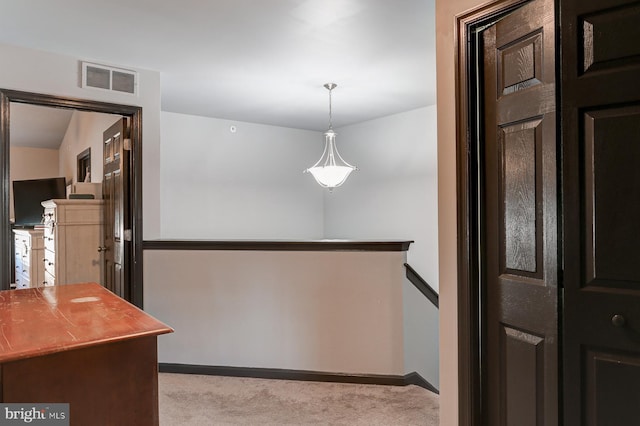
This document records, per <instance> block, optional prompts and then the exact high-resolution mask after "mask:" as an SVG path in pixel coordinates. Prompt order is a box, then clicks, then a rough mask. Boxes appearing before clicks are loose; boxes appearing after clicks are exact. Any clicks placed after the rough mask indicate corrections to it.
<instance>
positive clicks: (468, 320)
mask: <svg viewBox="0 0 640 426" xmlns="http://www.w3.org/2000/svg"><path fill="white" fill-rule="evenodd" d="M527 2H528V0H498V1H495V2H492V3H489V4H485V5H483V6H481V7H478V8H475V9H472V10H470V11H467V12H465V13H464V14H461V15H458V16H457V17H456V33H455V37H456V39H455V45H456V76H455V82H456V83H455V84H456V123H457V127H456V152H457V155H456V156H457V159H456V176H457V183H456V188H457V216H458V219H457V222H458V225H457V233H458V288H457V291H458V303H457V306H458V404H459V405H458V407H459V409H458V413H459V418H458V424H459V425H460V426H472V425H473V426H475V425H480V424H481V422H482V413H481V405H482V404H481V402H482V400H481V395H482V377H481V369H480V366H481V352H480V350H481V349H480V339H481V336H480V330H481V323H480V320H481V314H482V311H481V310H482V300H481V299H482V294H481V291H480V273H481V271H480V256H481V253H480V247H479V244H480V241H481V234H480V233H481V230H480V227H479V225H478V220H479V217H480V207H481V206H480V194H479V193H478V188H479V183H480V182H479V179H480V178H479V172H480V170H479V164H478V160H477V159H478V157H479V149H481V147H480V144H479V136H478V135H479V134H481V130H480V129H479V126H480V125H481V123H480V122H479V119H478V118H477V117H478V112H479V107H478V102H479V99H478V93H479V90H480V88H481V85H480V87H479V84H478V83H477V80H476V79H477V77H478V75H477V74H478V73H477V71H476V64H477V60H478V58H477V55H476V46H477V45H476V34H477V31H478V29H480V28H483V27H485V26H487V25H489V24H492V23H494V22H496V21H497V20H498V19H500V17H501V16H504V15H505V14H508V13H509V12H510V11H512V10H514V9H516V8H518V7H519V6H521V5H523V4H525V3H527Z"/></svg>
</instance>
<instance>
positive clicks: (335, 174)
mask: <svg viewBox="0 0 640 426" xmlns="http://www.w3.org/2000/svg"><path fill="white" fill-rule="evenodd" d="M324 87H325V88H326V89H327V90H329V130H327V131H326V132H325V134H324V152H323V153H322V157H320V159H319V160H318V162H317V163H316V164H314V165H313V166H311V167H309V168H308V169H306V170H305V173H307V172H309V173H311V174H312V175H313V177H314V178H315V180H316V182H318V183H319V184H320V186H322V187H324V188H329V191H331V190H332V189H333V188H336V187H338V186H340V185H342V184H343V183H344V182H345V181H346V180H347V178H348V177H349V175H350V174H351V172H352V171H354V170H358V168H357V167H355V166H352V165H351V164H349V163H347V162H346V161H344V160H343V159H342V157H341V156H340V154H339V153H338V149H337V148H336V132H334V131H333V123H332V121H331V120H332V115H331V113H332V111H331V91H332V90H333V89H335V88H336V84H335V83H327V84H325V85H324Z"/></svg>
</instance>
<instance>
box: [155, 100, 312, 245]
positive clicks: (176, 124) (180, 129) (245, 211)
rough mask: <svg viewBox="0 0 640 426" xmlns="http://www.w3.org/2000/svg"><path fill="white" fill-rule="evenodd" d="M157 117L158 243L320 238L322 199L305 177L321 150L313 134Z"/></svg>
mask: <svg viewBox="0 0 640 426" xmlns="http://www.w3.org/2000/svg"><path fill="white" fill-rule="evenodd" d="M161 117H162V131H161V135H162V155H161V156H162V161H161V169H162V175H161V185H160V186H161V188H162V189H161V194H162V195H161V199H162V238H182V239H189V238H204V239H318V238H322V236H323V229H322V226H323V224H322V192H321V191H319V190H318V188H317V187H316V186H317V184H316V183H315V181H314V180H313V179H312V178H311V177H310V176H305V175H303V173H302V170H303V169H304V168H306V167H308V166H309V165H311V164H313V161H314V156H315V154H316V153H317V152H319V151H318V150H321V149H322V139H321V135H320V134H319V133H318V132H312V131H305V130H297V129H290V128H284V127H276V126H266V125H261V124H253V123H243V122H234V121H228V120H221V119H215V118H207V117H198V116H192V115H184V114H176V113H170V112H162V115H161ZM232 125H233V126H235V128H236V132H235V133H232V132H231V131H230V126H232ZM319 155H320V154H319V153H318V156H319Z"/></svg>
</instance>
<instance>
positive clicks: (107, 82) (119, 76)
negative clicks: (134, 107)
mask: <svg viewBox="0 0 640 426" xmlns="http://www.w3.org/2000/svg"><path fill="white" fill-rule="evenodd" d="M82 87H83V88H86V87H90V88H92V89H102V90H110V91H113V92H121V93H129V94H131V95H136V96H137V95H138V73H137V72H135V71H131V70H125V69H122V68H115V67H109V66H107V65H99V64H92V63H90V62H83V63H82Z"/></svg>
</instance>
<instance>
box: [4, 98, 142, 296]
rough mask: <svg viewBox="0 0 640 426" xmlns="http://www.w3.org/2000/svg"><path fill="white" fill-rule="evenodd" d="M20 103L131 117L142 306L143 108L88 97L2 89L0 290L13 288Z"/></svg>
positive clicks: (134, 291)
mask: <svg viewBox="0 0 640 426" xmlns="http://www.w3.org/2000/svg"><path fill="white" fill-rule="evenodd" d="M11 102H17V103H23V104H32V105H39V106H46V107H56V108H69V109H76V110H80V111H91V112H101V113H107V114H119V115H122V116H126V117H130V119H131V145H132V148H131V168H130V170H131V192H130V203H131V204H130V205H131V218H130V220H131V225H132V228H131V232H132V249H131V259H128V260H129V262H130V264H131V269H130V270H131V274H130V277H129V279H130V285H131V300H129V301H130V302H131V303H133V304H134V305H136V306H138V307H140V308H142V306H143V299H142V296H143V291H142V290H143V289H142V108H141V107H137V106H131V105H119V104H112V103H107V102H98V101H90V100H84V99H75V98H65V97H60V96H52V95H44V94H38V93H30V92H21V91H16V90H6V89H0V153H1V155H0V187H1V188H0V189H1V190H2V208H0V289H2V290H6V289H9V284H10V280H11V265H10V255H11V242H12V241H13V238H12V236H11V227H10V224H9V185H10V180H9V146H10V143H9V142H10V140H9V137H10V129H9V116H10V103H11Z"/></svg>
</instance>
